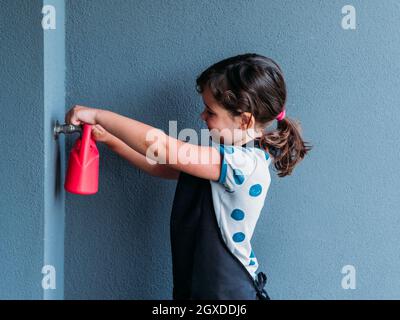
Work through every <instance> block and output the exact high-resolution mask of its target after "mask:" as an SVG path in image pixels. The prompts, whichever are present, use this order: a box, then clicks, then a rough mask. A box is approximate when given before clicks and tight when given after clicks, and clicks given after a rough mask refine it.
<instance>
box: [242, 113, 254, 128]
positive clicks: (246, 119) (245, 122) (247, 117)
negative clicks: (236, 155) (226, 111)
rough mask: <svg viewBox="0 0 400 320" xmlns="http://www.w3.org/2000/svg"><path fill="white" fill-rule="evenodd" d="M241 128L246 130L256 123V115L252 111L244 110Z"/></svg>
mask: <svg viewBox="0 0 400 320" xmlns="http://www.w3.org/2000/svg"><path fill="white" fill-rule="evenodd" d="M240 117H241V123H240V129H242V130H246V129H249V128H252V127H253V125H254V117H253V115H252V114H251V113H250V112H243V113H242V114H241V115H240Z"/></svg>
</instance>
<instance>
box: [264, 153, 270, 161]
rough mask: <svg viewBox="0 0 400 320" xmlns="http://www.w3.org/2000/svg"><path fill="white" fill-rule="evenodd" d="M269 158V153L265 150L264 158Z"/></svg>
mask: <svg viewBox="0 0 400 320" xmlns="http://www.w3.org/2000/svg"><path fill="white" fill-rule="evenodd" d="M268 159H269V154H268V152H265V160H268Z"/></svg>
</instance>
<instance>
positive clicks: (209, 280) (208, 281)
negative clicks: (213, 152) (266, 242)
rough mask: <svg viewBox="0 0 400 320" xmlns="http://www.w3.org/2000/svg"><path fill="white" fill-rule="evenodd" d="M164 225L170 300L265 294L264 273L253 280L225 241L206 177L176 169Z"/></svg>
mask: <svg viewBox="0 0 400 320" xmlns="http://www.w3.org/2000/svg"><path fill="white" fill-rule="evenodd" d="M243 146H244V147H245V146H246V145H243ZM170 227H171V230H170V235H171V250H172V273H173V299H174V300H191V299H198V300H269V296H268V294H267V292H266V291H265V289H264V286H265V284H266V281H267V277H266V275H265V274H264V273H263V272H259V273H258V274H257V279H256V280H254V279H253V277H252V276H251V274H250V273H249V272H248V270H247V269H246V267H245V266H244V265H243V264H242V263H241V261H240V260H239V259H238V258H237V257H236V256H235V255H234V254H233V253H232V252H231V251H230V250H229V249H228V247H227V246H226V243H225V241H224V240H223V238H222V234H221V230H220V228H219V226H218V223H217V219H216V216H215V212H214V205H213V200H212V193H211V184H210V181H209V180H206V179H201V178H198V177H195V176H192V175H189V174H187V173H184V172H181V173H180V175H179V179H178V184H177V187H176V191H175V197H174V201H173V206H172V213H171V221H170Z"/></svg>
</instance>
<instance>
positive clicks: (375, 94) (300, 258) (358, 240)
mask: <svg viewBox="0 0 400 320" xmlns="http://www.w3.org/2000/svg"><path fill="white" fill-rule="evenodd" d="M345 4H346V3H344V2H343V1H316V0H314V1H312V0H311V1H310V0H307V1H207V2H199V1H154V0H152V1H122V0H119V1H104V0H103V1H70V2H69V3H68V5H67V17H68V19H67V20H68V21H67V43H68V45H67V67H68V71H67V93H68V96H67V98H68V100H67V102H68V104H69V105H72V104H83V105H89V106H95V107H100V108H107V109H110V110H113V111H115V112H119V113H122V114H124V115H127V116H130V117H133V118H136V119H138V120H141V121H144V122H146V123H149V124H151V125H154V126H157V127H159V128H161V129H164V130H167V129H168V120H177V121H178V128H180V129H181V128H183V127H192V128H196V129H199V128H200V127H201V124H200V121H199V113H200V112H201V110H202V104H201V100H200V97H199V96H198V95H197V94H196V92H195V90H194V88H195V87H194V83H195V77H196V75H197V74H198V73H199V72H200V71H202V70H203V68H205V67H207V66H208V65H210V64H211V63H214V62H216V61H218V60H220V59H222V58H225V57H228V56H231V55H235V54H238V53H244V52H258V53H260V54H264V55H267V56H270V57H272V58H274V59H275V60H276V61H277V62H278V63H279V64H280V65H281V67H282V68H283V70H284V72H285V74H286V80H287V85H288V92H289V95H288V104H287V109H288V116H289V117H293V118H297V119H299V120H300V121H301V124H302V126H303V128H304V129H303V132H304V137H305V139H306V140H309V141H311V142H312V144H313V145H314V146H315V147H314V150H313V151H312V152H311V154H310V156H309V157H308V159H307V160H306V161H304V163H302V164H301V165H300V166H299V167H298V168H296V169H295V171H294V174H293V175H292V176H290V177H286V178H284V179H280V178H278V177H277V176H276V175H273V180H272V184H271V188H270V191H269V195H268V196H267V202H266V205H265V208H264V210H263V214H262V216H261V218H260V220H259V223H258V226H257V229H256V233H255V236H254V239H253V242H254V246H255V251H256V252H257V257H259V260H260V264H261V268H262V269H263V270H264V271H266V272H267V274H268V277H269V282H268V285H267V289H268V291H269V293H270V295H271V297H272V298H274V299H285V298H288V299H301V298H305V299H313V298H316V299H328V298H332V299H336V298H339V299H357V298H361V299H363V298H366V299H369V298H400V289H399V288H400V275H399V271H398V270H400V260H399V259H400V258H399V257H400V249H399V246H398V243H399V241H400V233H399V232H398V224H399V222H400V218H399V215H398V212H399V207H400V203H399V202H400V186H399V181H400V179H399V178H400V172H399V170H397V165H396V163H397V162H398V160H399V151H398V150H397V149H396V148H395V142H397V141H398V129H397V123H398V122H399V120H400V119H399V112H398V111H397V109H396V108H398V105H396V102H397V103H398V97H397V94H396V92H397V90H398V88H399V82H400V80H399V79H400V78H399V77H398V73H399V68H400V63H399V60H398V56H399V51H400V46H399V43H400V42H399V33H398V32H397V30H398V28H399V26H400V20H399V19H398V17H399V14H400V7H399V4H398V2H397V1H394V0H388V1H385V2H381V1H372V0H371V1H352V5H354V6H355V8H356V13H357V29H356V30H344V29H342V27H341V19H342V17H343V15H342V12H341V10H342V7H343V6H344V5H345ZM100 152H101V155H100V156H101V172H100V174H101V178H100V179H101V181H100V191H99V193H98V194H97V195H95V196H93V197H87V198H82V197H75V196H68V197H67V205H66V206H67V207H66V208H67V209H66V210H67V219H66V221H67V225H66V228H67V230H66V248H65V250H66V274H65V278H66V297H67V298H111V299H114V298H132V299H144V298H155V299H158V298H170V297H171V289H172V287H171V281H172V279H171V266H170V264H171V259H170V252H169V250H170V249H169V230H168V227H169V225H168V224H169V214H170V208H171V204H172V196H173V192H174V188H175V183H173V182H165V181H161V180H157V179H156V178H150V177H147V176H145V175H144V174H142V173H140V172H138V171H137V170H136V169H134V168H132V167H130V166H129V165H128V164H127V163H126V162H125V161H124V160H121V159H119V158H117V157H116V156H115V155H113V154H112V153H111V152H109V151H108V150H106V149H105V148H102V147H100ZM348 264H350V265H353V266H354V267H355V268H356V280H357V282H356V284H357V287H356V290H344V289H342V287H341V280H342V277H343V276H344V275H343V274H342V273H341V270H342V267H343V266H345V265H348Z"/></svg>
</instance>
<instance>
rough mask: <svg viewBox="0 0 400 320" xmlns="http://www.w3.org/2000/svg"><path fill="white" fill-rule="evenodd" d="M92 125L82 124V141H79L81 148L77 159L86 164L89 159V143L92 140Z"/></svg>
mask: <svg viewBox="0 0 400 320" xmlns="http://www.w3.org/2000/svg"><path fill="white" fill-rule="evenodd" d="M91 136H92V125H90V124H86V123H85V124H84V125H83V133H82V141H81V148H80V149H81V150H80V154H79V160H80V162H81V164H86V163H87V161H88V159H89V154H90V145H91V140H92V137H91Z"/></svg>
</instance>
